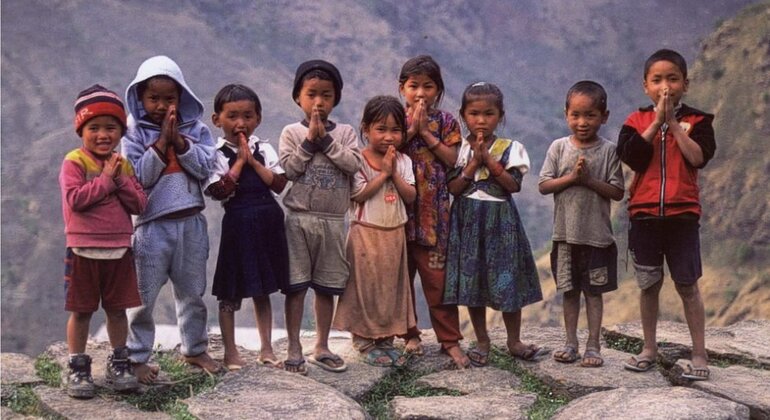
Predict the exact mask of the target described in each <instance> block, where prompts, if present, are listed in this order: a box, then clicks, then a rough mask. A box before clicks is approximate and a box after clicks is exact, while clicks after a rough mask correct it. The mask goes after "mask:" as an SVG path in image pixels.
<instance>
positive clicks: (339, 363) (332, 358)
mask: <svg viewBox="0 0 770 420" xmlns="http://www.w3.org/2000/svg"><path fill="white" fill-rule="evenodd" d="M314 308H315V332H316V343H315V348H314V349H313V357H314V359H315V360H316V362H314V363H315V364H316V365H318V363H323V364H324V365H326V366H328V367H330V368H331V369H341V368H343V367H344V366H345V362H344V361H343V360H342V359H341V358H339V356H336V355H334V353H332V351H331V350H330V349H329V330H330V329H331V326H332V317H333V316H334V296H333V295H327V294H324V293H318V292H317V291H316V293H315V299H314ZM321 359H322V360H323V361H321ZM311 362H313V360H311Z"/></svg>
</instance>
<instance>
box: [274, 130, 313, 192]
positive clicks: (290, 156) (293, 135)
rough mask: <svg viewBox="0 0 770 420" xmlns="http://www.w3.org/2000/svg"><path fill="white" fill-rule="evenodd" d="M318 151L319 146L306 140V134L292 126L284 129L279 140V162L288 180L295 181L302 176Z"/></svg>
mask: <svg viewBox="0 0 770 420" xmlns="http://www.w3.org/2000/svg"><path fill="white" fill-rule="evenodd" d="M300 136H301V137H300ZM317 151H318V146H317V145H316V144H315V143H313V142H311V141H310V140H308V139H307V138H305V134H299V133H297V132H295V131H294V129H293V126H291V125H290V126H286V127H284V129H283V131H282V132H281V137H280V138H279V139H278V160H279V161H280V163H281V167H282V168H283V169H284V170H285V171H286V178H287V179H288V180H289V181H295V180H297V178H299V177H300V176H302V174H304V173H305V170H307V165H308V162H310V160H311V159H313V155H315V153H316V152H317Z"/></svg>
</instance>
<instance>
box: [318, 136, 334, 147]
mask: <svg viewBox="0 0 770 420" xmlns="http://www.w3.org/2000/svg"><path fill="white" fill-rule="evenodd" d="M332 141H334V139H333V138H332V136H330V135H329V134H327V135H325V136H324V137H323V138H322V139H321V141H319V142H318V149H320V150H321V151H326V150H327V149H328V148H329V146H331V144H332Z"/></svg>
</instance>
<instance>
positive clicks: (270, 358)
mask: <svg viewBox="0 0 770 420" xmlns="http://www.w3.org/2000/svg"><path fill="white" fill-rule="evenodd" d="M259 363H262V364H263V365H265V366H267V367H271V368H277V369H283V362H281V361H280V360H278V358H277V357H275V353H273V349H272V348H265V349H262V350H260V351H259Z"/></svg>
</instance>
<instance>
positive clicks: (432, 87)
mask: <svg viewBox="0 0 770 420" xmlns="http://www.w3.org/2000/svg"><path fill="white" fill-rule="evenodd" d="M398 89H399V92H401V95H402V96H403V97H404V100H405V101H406V105H407V106H409V107H412V106H414V105H415V104H417V102H419V101H421V100H424V101H425V105H427V106H428V108H430V107H432V106H433V104H434V103H435V102H436V98H437V97H438V94H439V93H440V92H439V91H438V85H437V84H436V82H434V81H433V79H431V78H430V77H428V75H425V74H415V75H412V76H409V78H408V79H406V82H404V83H403V84H402V85H400V86H399V87H398Z"/></svg>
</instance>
